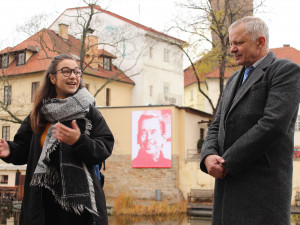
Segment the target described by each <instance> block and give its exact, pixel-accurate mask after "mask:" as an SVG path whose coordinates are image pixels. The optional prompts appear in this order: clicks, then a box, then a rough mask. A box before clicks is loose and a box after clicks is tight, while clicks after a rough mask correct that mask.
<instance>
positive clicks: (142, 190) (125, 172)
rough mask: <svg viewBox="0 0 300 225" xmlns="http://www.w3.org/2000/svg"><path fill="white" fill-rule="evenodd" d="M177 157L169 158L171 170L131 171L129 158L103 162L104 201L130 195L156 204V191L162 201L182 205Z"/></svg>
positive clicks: (112, 158) (110, 159) (115, 156)
mask: <svg viewBox="0 0 300 225" xmlns="http://www.w3.org/2000/svg"><path fill="white" fill-rule="evenodd" d="M178 171H179V170H178V157H177V156H174V155H173V156H172V168H132V167H131V155H114V154H113V155H112V156H111V157H109V159H107V161H106V170H105V171H103V170H102V172H103V174H104V175H105V184H104V192H105V195H106V197H113V198H114V197H118V196H119V195H120V194H121V193H128V194H131V195H132V196H133V197H134V198H137V199H144V200H145V199H147V200H148V199H149V200H155V192H156V190H157V189H159V190H160V191H161V200H168V201H170V200H172V201H175V202H176V201H181V200H183V196H182V193H181V191H180V190H179V188H178V186H179V179H178Z"/></svg>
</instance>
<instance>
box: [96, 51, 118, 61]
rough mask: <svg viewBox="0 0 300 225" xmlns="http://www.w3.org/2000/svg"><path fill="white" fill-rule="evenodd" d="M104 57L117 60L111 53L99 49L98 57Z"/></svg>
mask: <svg viewBox="0 0 300 225" xmlns="http://www.w3.org/2000/svg"><path fill="white" fill-rule="evenodd" d="M102 55H104V56H107V57H110V58H113V59H115V58H117V57H116V56H115V55H113V54H111V53H109V52H108V51H105V50H104V49H99V51H98V56H102Z"/></svg>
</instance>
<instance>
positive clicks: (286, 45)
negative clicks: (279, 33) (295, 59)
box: [283, 44, 291, 48]
mask: <svg viewBox="0 0 300 225" xmlns="http://www.w3.org/2000/svg"><path fill="white" fill-rule="evenodd" d="M283 47H284V48H285V47H291V46H290V44H284V45H283Z"/></svg>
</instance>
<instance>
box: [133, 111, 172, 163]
mask: <svg viewBox="0 0 300 225" xmlns="http://www.w3.org/2000/svg"><path fill="white" fill-rule="evenodd" d="M132 119H133V120H132V121H133V129H132V131H133V132H132V133H133V134H132V136H133V143H136V144H133V145H132V146H133V147H132V167H133V168H164V167H165V168H170V167H171V165H172V163H171V110H169V109H167V110H147V111H134V112H132ZM135 137H136V139H135Z"/></svg>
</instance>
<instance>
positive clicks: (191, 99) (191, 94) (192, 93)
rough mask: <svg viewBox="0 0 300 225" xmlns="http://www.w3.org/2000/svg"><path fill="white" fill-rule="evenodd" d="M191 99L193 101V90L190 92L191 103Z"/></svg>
mask: <svg viewBox="0 0 300 225" xmlns="http://www.w3.org/2000/svg"><path fill="white" fill-rule="evenodd" d="M193 99H194V90H191V99H190V100H191V101H193Z"/></svg>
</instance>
